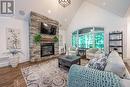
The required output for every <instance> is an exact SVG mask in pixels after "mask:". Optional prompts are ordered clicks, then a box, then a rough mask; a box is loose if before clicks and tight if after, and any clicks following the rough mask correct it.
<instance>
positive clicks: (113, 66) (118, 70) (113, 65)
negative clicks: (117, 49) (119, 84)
mask: <svg viewBox="0 0 130 87" xmlns="http://www.w3.org/2000/svg"><path fill="white" fill-rule="evenodd" d="M105 71H110V72H113V73H115V74H116V75H118V76H119V77H121V78H124V77H125V74H126V70H125V65H124V64H123V63H119V62H113V61H108V63H107V66H106V68H105Z"/></svg>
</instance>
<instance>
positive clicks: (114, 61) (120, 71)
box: [68, 51, 130, 87]
mask: <svg viewBox="0 0 130 87" xmlns="http://www.w3.org/2000/svg"><path fill="white" fill-rule="evenodd" d="M83 67H84V68H83ZM83 67H82V66H74V67H71V69H70V71H69V79H68V87H91V86H87V85H88V83H86V82H90V84H91V81H92V80H95V78H96V76H95V78H94V79H91V78H90V79H86V78H87V76H88V77H89V76H90V75H95V74H98V75H101V74H102V73H103V72H104V74H103V76H104V75H105V76H106V75H109V74H110V73H113V74H114V75H113V74H112V76H114V77H112V78H111V77H109V78H110V79H113V78H114V80H115V78H116V79H117V80H119V81H118V82H119V84H120V86H119V87H130V73H129V72H128V70H127V68H126V66H125V64H124V62H123V60H122V58H121V57H120V56H119V54H118V53H117V52H116V51H112V52H111V53H110V54H109V56H108V57H107V65H106V67H105V69H104V71H99V70H94V71H93V69H92V70H91V69H89V70H91V72H92V73H93V74H87V73H82V72H86V71H87V70H88V68H89V65H88V64H87V65H86V66H83ZM77 71H78V73H77ZM98 75H97V76H98ZM118 77H119V78H118ZM106 78H108V77H106ZM71 79H72V80H74V81H71ZM79 79H80V81H78V80H79ZM101 79H102V77H100V79H99V80H101ZM115 82H116V81H115ZM118 82H117V84H118ZM77 83H78V84H79V85H78V84H77ZM96 83H97V84H102V82H100V81H97V82H96ZM93 84H95V82H93ZM85 85H86V86H85ZM92 87H93V86H92ZM95 87H100V86H95ZM101 87H102V86H101ZM105 87H115V86H105ZM116 87H118V86H116Z"/></svg>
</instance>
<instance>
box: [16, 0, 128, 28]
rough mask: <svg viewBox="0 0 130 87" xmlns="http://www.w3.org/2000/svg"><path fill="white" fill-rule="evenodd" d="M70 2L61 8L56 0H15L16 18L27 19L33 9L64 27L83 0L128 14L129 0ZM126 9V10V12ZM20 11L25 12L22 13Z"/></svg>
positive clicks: (112, 11)
mask: <svg viewBox="0 0 130 87" xmlns="http://www.w3.org/2000/svg"><path fill="white" fill-rule="evenodd" d="M71 1H72V2H71V4H70V5H69V6H68V7H66V8H63V7H62V6H60V5H59V4H58V0H15V2H16V4H15V5H16V16H15V17H16V18H20V19H24V20H26V19H27V20H28V17H29V12H30V11H35V12H37V13H40V14H43V15H45V16H48V17H50V18H52V19H55V20H58V21H59V22H60V23H61V25H64V27H63V28H64V29H65V28H67V26H68V25H69V24H70V22H71V20H72V18H73V16H74V15H75V14H76V12H77V10H78V9H79V8H80V6H81V4H82V3H83V2H84V1H87V2H90V3H92V4H94V5H96V6H98V7H101V8H103V9H105V10H107V11H109V12H111V13H113V14H115V15H118V16H120V17H124V16H126V13H127V15H129V14H130V10H129V11H128V8H129V7H130V0H71ZM90 10H91V9H90ZM127 11H128V12H127ZM22 12H25V15H23V13H22ZM21 13H22V14H21Z"/></svg>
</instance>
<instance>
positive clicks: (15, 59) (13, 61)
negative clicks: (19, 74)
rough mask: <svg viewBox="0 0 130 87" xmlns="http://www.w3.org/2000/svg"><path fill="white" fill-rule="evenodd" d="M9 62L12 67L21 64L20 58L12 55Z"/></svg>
mask: <svg viewBox="0 0 130 87" xmlns="http://www.w3.org/2000/svg"><path fill="white" fill-rule="evenodd" d="M9 62H10V65H11V66H12V67H17V65H18V63H19V56H18V55H11V56H10V57H9Z"/></svg>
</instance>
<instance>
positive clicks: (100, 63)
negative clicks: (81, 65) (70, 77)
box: [88, 57, 107, 71]
mask: <svg viewBox="0 0 130 87" xmlns="http://www.w3.org/2000/svg"><path fill="white" fill-rule="evenodd" d="M106 60H107V59H106V58H105V57H102V58H93V59H91V60H90V61H89V64H88V67H89V68H93V69H98V70H102V71H104V69H105V66H106V65H107V62H106Z"/></svg>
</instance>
